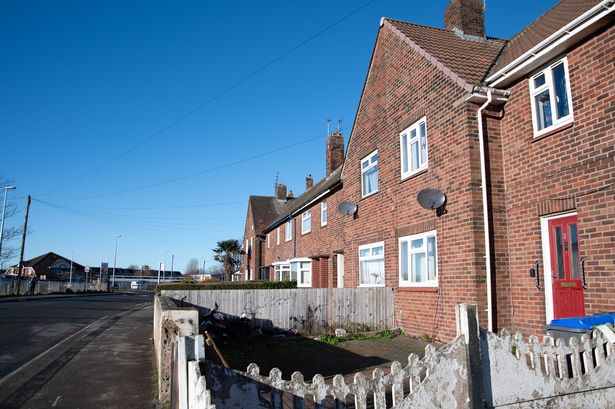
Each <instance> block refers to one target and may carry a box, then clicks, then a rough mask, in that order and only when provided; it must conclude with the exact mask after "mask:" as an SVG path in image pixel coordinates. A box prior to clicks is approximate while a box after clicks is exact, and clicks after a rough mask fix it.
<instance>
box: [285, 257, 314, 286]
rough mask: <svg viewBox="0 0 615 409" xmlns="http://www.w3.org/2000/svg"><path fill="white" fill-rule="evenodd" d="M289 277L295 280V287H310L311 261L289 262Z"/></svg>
mask: <svg viewBox="0 0 615 409" xmlns="http://www.w3.org/2000/svg"><path fill="white" fill-rule="evenodd" d="M290 275H291V277H294V279H295V280H297V287H311V286H312V261H311V260H309V259H307V260H305V259H302V260H291V262H290Z"/></svg>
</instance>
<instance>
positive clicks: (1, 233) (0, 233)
mask: <svg viewBox="0 0 615 409" xmlns="http://www.w3.org/2000/svg"><path fill="white" fill-rule="evenodd" d="M2 189H4V204H3V205H2V222H0V269H1V268H2V264H3V263H4V259H3V258H2V238H3V237H4V218H5V217H6V195H7V193H8V191H9V190H13V189H15V186H3V187H2Z"/></svg>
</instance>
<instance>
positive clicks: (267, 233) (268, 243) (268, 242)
mask: <svg viewBox="0 0 615 409" xmlns="http://www.w3.org/2000/svg"><path fill="white" fill-rule="evenodd" d="M269 236H270V234H269V233H267V248H269Z"/></svg>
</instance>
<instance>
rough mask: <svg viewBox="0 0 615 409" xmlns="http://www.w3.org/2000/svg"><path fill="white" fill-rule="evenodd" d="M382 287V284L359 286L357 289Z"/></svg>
mask: <svg viewBox="0 0 615 409" xmlns="http://www.w3.org/2000/svg"><path fill="white" fill-rule="evenodd" d="M373 287H384V284H359V288H373Z"/></svg>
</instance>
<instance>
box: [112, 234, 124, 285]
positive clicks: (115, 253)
mask: <svg viewBox="0 0 615 409" xmlns="http://www.w3.org/2000/svg"><path fill="white" fill-rule="evenodd" d="M120 237H122V235H121V234H118V235H117V236H115V251H114V253H113V278H112V279H111V288H112V289H113V288H115V263H116V261H117V239H119V238H120Z"/></svg>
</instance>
